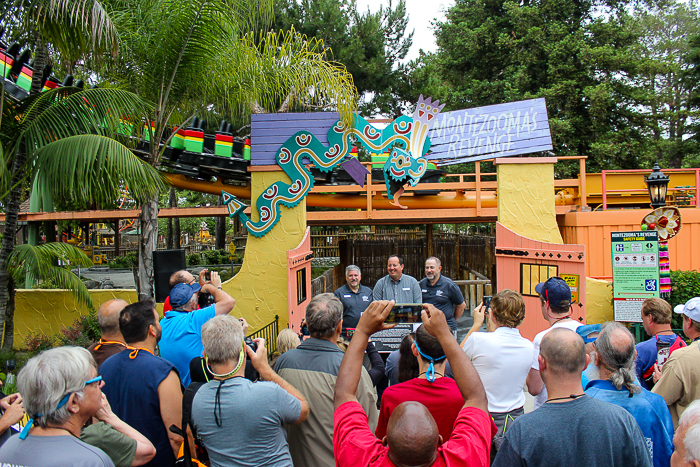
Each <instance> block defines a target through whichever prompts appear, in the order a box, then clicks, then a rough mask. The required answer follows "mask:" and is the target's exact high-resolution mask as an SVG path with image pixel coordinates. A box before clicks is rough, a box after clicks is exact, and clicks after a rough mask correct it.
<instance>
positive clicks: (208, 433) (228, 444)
mask: <svg viewBox="0 0 700 467" xmlns="http://www.w3.org/2000/svg"><path fill="white" fill-rule="evenodd" d="M243 339H244V334H243V327H242V326H241V323H240V322H239V321H238V320H237V319H236V318H234V317H233V316H228V315H223V316H215V317H214V318H212V319H210V320H209V321H207V322H206V323H205V324H204V326H202V344H203V345H204V361H205V365H206V366H207V368H208V369H209V371H210V372H211V373H212V374H213V375H214V380H213V381H210V382H208V383H207V384H205V385H204V386H202V387H201V388H200V389H199V391H197V394H196V395H195V397H194V401H193V403H192V427H193V432H196V435H195V436H198V437H199V438H200V439H201V440H202V443H203V444H204V447H206V448H207V452H208V453H209V459H210V460H211V465H212V466H225V465H256V466H282V465H286V466H291V465H292V458H291V456H290V454H289V446H288V444H287V436H286V433H285V432H284V427H283V424H285V423H290V424H298V423H301V422H303V421H304V420H306V417H307V416H308V414H309V405H308V404H307V402H306V399H304V397H303V396H302V395H301V394H300V393H299V391H297V390H296V389H294V387H293V386H292V385H291V384H289V383H287V382H286V381H285V380H283V379H282V378H281V377H280V376H279V375H277V374H276V373H275V372H274V371H272V368H270V365H268V363H267V350H266V349H265V339H255V343H256V344H257V350H256V351H255V352H253V350H252V349H251V348H250V347H248V346H247V345H245V344H244V343H243ZM246 357H248V358H250V360H251V362H252V363H253V366H254V367H255V369H256V370H257V371H258V372H259V373H260V376H261V377H262V378H263V379H264V380H265V381H258V382H255V383H253V382H251V381H249V380H247V379H245V377H244V376H245V361H246Z"/></svg>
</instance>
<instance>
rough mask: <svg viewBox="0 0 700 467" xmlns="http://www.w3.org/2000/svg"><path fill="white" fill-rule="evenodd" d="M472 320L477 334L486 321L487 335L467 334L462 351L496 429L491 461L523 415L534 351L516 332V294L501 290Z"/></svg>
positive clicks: (519, 315) (520, 307)
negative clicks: (480, 386)
mask: <svg viewBox="0 0 700 467" xmlns="http://www.w3.org/2000/svg"><path fill="white" fill-rule="evenodd" d="M489 306H490V308H489ZM472 316H473V317H474V326H473V327H472V329H476V330H478V329H479V328H480V327H481V325H482V323H483V322H484V320H486V321H487V324H486V330H487V331H488V332H472V333H470V335H469V336H468V337H467V338H466V340H465V342H464V343H463V344H462V347H463V349H464V352H465V353H466V354H467V357H469V359H470V360H471V361H472V363H473V364H474V368H476V372H477V373H479V378H481V382H482V383H483V385H484V390H485V391H486V397H487V398H488V400H489V413H490V414H491V417H492V418H493V421H494V423H496V426H497V427H498V433H497V434H496V436H495V437H494V439H493V445H492V447H491V459H493V458H494V457H495V456H496V451H498V448H499V447H500V445H501V443H502V442H503V437H504V435H505V432H506V429H507V428H509V427H510V426H511V425H512V422H513V421H514V420H515V419H516V418H518V417H519V416H521V415H522V414H523V413H524V411H523V406H524V405H525V394H524V393H523V386H524V385H525V379H526V378H527V375H528V373H529V371H530V366H531V365H532V354H533V352H534V349H535V348H534V345H533V344H532V342H530V341H529V340H527V339H525V338H524V337H523V336H521V335H520V331H518V326H520V324H521V323H522V322H523V319H525V302H524V301H523V297H522V296H521V295H520V294H519V293H517V292H515V291H513V290H509V289H504V290H501V291H500V292H498V293H497V294H496V295H494V296H493V298H492V299H491V301H490V303H482V304H481V305H479V307H477V308H476V309H475V310H474V312H473V313H472Z"/></svg>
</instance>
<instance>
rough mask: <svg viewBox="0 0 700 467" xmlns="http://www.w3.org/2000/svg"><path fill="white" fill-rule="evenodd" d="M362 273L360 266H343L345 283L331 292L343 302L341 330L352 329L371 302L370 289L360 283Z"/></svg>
mask: <svg viewBox="0 0 700 467" xmlns="http://www.w3.org/2000/svg"><path fill="white" fill-rule="evenodd" d="M361 279H362V274H361V273H360V268H358V267H357V266H355V265H354V264H351V265H350V266H348V267H346V268H345V282H346V284H345V285H343V286H342V287H339V288H338V289H337V290H336V291H335V292H333V294H334V295H335V296H336V297H337V298H338V300H340V303H342V304H343V331H344V332H345V330H346V329H352V330H354V329H355V327H356V326H357V323H358V321H360V316H362V313H364V311H365V310H366V309H367V307H368V306H369V304H370V303H372V289H370V288H369V287H367V286H365V285H362V284H360V280H361Z"/></svg>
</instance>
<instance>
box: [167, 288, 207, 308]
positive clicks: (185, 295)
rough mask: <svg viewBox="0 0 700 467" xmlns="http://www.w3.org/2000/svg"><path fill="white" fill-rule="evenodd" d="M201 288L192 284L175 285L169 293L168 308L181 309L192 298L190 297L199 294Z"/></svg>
mask: <svg viewBox="0 0 700 467" xmlns="http://www.w3.org/2000/svg"><path fill="white" fill-rule="evenodd" d="M201 288H202V287H201V286H200V285H199V284H198V283H196V282H195V283H194V284H177V285H176V286H175V287H173V288H172V290H171V291H170V306H171V307H173V308H178V307H181V306H182V305H184V304H186V303H187V302H189V301H190V298H192V295H194V294H196V293H197V292H199V290H200V289H201Z"/></svg>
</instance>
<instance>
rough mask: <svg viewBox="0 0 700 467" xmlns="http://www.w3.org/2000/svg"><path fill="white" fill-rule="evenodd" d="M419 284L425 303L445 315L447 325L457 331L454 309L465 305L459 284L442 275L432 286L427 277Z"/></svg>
mask: <svg viewBox="0 0 700 467" xmlns="http://www.w3.org/2000/svg"><path fill="white" fill-rule="evenodd" d="M419 284H420V289H421V290H420V291H421V293H422V294H423V303H430V304H432V305H434V306H435V308H437V309H438V310H440V311H442V312H443V313H445V319H447V324H449V325H450V329H452V330H453V331H455V330H456V329H457V320H455V317H454V307H456V306H457V305H461V304H462V303H464V296H463V295H462V291H461V290H459V287H457V284H455V283H454V282H453V281H452V279H450V278H448V277H445V276H443V275H442V274H441V275H440V277H439V278H438V280H437V281H436V282H435V284H434V285H430V281H429V280H428V278H427V277H424V278H423V279H421V281H420V283H419Z"/></svg>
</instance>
